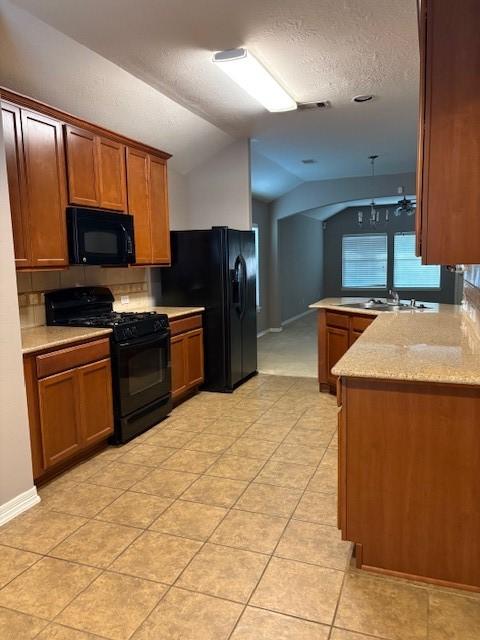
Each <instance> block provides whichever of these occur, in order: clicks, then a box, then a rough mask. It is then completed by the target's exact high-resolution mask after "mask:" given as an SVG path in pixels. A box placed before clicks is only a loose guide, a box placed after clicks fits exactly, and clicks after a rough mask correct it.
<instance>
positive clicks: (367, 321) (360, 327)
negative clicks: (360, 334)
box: [352, 316, 374, 331]
mask: <svg viewBox="0 0 480 640" xmlns="http://www.w3.org/2000/svg"><path fill="white" fill-rule="evenodd" d="M373 320H374V319H373V318H366V317H365V316H352V331H365V329H367V327H369V326H370V325H371V324H372V322H373Z"/></svg>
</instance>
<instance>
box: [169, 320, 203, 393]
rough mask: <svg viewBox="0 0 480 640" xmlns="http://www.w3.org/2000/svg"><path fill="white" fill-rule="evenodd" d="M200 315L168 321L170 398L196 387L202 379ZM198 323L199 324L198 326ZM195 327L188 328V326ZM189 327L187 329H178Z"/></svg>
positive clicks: (189, 391)
mask: <svg viewBox="0 0 480 640" xmlns="http://www.w3.org/2000/svg"><path fill="white" fill-rule="evenodd" d="M201 321H202V320H201V316H193V317H192V318H186V319H182V320H177V321H171V322H170V330H171V332H172V334H173V335H172V338H171V343H170V345H171V365H172V400H174V401H176V400H178V399H179V398H182V397H183V396H186V395H188V394H190V393H191V392H192V391H194V390H195V389H196V388H198V387H199V386H200V385H201V384H202V382H203V380H204V354H203V329H202V328H201ZM199 324H200V326H198V325H199ZM192 326H193V327H196V328H193V329H192V328H190V327H192ZM183 328H189V330H188V331H181V332H178V331H179V330H181V329H183Z"/></svg>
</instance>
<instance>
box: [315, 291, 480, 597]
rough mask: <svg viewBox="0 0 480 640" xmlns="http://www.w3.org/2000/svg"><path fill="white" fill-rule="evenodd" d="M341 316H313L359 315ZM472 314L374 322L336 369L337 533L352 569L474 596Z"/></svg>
mask: <svg viewBox="0 0 480 640" xmlns="http://www.w3.org/2000/svg"><path fill="white" fill-rule="evenodd" d="M345 304H348V301H347V300H341V301H339V300H323V301H320V302H318V303H316V304H315V305H314V306H315V307H316V308H318V309H319V314H320V315H322V314H325V315H326V314H327V313H334V314H339V315H348V314H347V311H348V312H349V313H350V312H353V311H358V309H356V308H355V307H353V308H349V307H345V306H344V305H345ZM339 305H342V306H339ZM475 313H478V312H475V310H474V308H473V307H472V308H471V307H469V305H468V304H467V303H464V305H462V306H460V305H459V306H454V305H439V306H437V307H435V308H432V309H430V310H429V311H394V312H383V313H382V312H379V313H378V314H376V319H375V320H374V322H372V323H371V325H370V326H369V327H368V329H366V330H365V332H364V333H362V335H360V336H359V337H358V339H357V340H356V341H355V344H353V346H351V348H349V349H348V350H346V352H345V354H344V355H343V357H341V358H340V359H339V361H338V362H337V363H336V364H335V366H334V367H333V370H332V374H333V375H334V376H337V377H338V379H339V383H338V392H337V399H338V404H339V406H340V407H341V409H340V413H339V509H338V526H339V528H340V529H341V531H342V537H343V539H345V540H350V541H353V542H354V543H355V555H356V562H357V566H358V567H359V568H363V569H366V570H372V571H376V572H379V573H386V574H390V575H396V576H400V577H408V578H413V579H419V580H425V581H427V582H433V583H436V584H441V585H448V586H457V587H462V588H467V589H472V590H476V591H478V590H480V512H479V510H478V504H480V485H479V483H478V468H479V466H480V430H479V425H480V335H479V334H478V326H479V325H478V323H477V322H478V319H477V322H476V321H475ZM366 315H367V314H365V316H366ZM351 317H352V316H350V317H349V319H348V321H349V322H350V323H351V322H352V320H351ZM322 322H324V320H322V321H321V324H320V326H322Z"/></svg>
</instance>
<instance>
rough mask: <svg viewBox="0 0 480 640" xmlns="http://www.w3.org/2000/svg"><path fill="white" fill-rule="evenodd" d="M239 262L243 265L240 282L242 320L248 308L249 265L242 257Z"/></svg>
mask: <svg viewBox="0 0 480 640" xmlns="http://www.w3.org/2000/svg"><path fill="white" fill-rule="evenodd" d="M238 260H239V261H240V264H241V280H240V318H243V316H244V315H245V311H246V308H247V263H246V262H245V258H244V257H243V256H242V255H240V256H238Z"/></svg>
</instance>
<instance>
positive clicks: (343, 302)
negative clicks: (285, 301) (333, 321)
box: [309, 296, 450, 316]
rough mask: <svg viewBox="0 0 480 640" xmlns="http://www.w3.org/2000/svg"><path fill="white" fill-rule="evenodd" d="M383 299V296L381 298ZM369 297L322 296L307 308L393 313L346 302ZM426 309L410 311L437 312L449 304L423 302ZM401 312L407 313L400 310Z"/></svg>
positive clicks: (371, 314) (418, 302)
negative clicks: (359, 306)
mask: <svg viewBox="0 0 480 640" xmlns="http://www.w3.org/2000/svg"><path fill="white" fill-rule="evenodd" d="M372 297H375V296H372ZM382 299H383V298H382ZM369 300H370V298H323V299H322V300H319V301H318V302H314V303H313V304H311V305H309V309H331V310H332V311H346V312H350V313H361V314H365V315H369V316H378V315H380V314H382V313H389V314H390V313H394V312H392V311H380V310H378V309H358V308H357V307H349V306H348V304H349V303H350V304H355V303H357V302H368V301H369ZM401 302H405V303H410V300H401ZM417 304H422V301H421V300H417ZM423 304H425V305H426V306H427V307H428V309H416V310H415V311H413V310H412V311H411V312H410V313H427V312H432V311H433V312H438V311H439V309H440V308H441V307H442V306H443V307H449V306H450V305H440V304H438V303H437V302H424V303H423ZM402 313H409V312H407V311H402Z"/></svg>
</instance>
